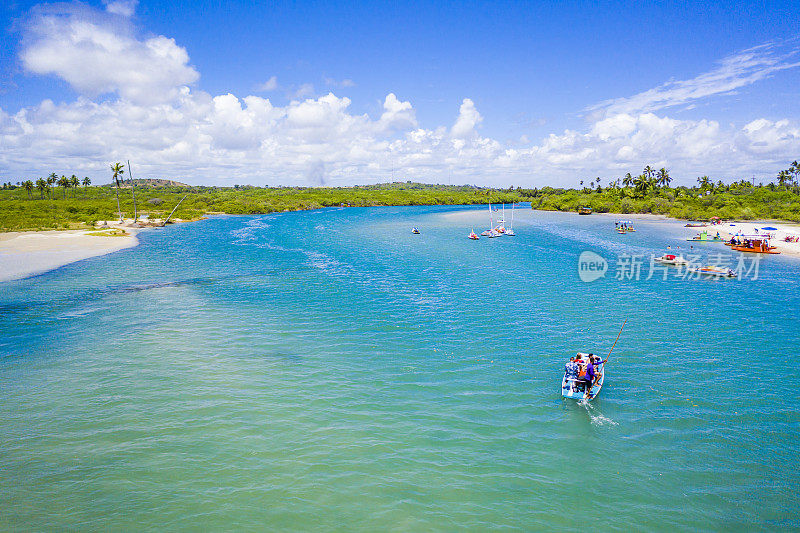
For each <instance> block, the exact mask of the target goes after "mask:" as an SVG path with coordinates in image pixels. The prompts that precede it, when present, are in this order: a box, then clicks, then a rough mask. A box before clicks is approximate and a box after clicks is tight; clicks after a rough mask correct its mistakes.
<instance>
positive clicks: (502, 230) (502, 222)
mask: <svg viewBox="0 0 800 533" xmlns="http://www.w3.org/2000/svg"><path fill="white" fill-rule="evenodd" d="M505 224H506V204H503V215H502V216H501V217H500V220H498V221H497V226H495V228H494V231H496V232H497V233H499V234H500V235H502V234H504V233H505V232H506V228H505Z"/></svg>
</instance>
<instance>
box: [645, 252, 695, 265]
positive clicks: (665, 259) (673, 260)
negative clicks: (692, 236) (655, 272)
mask: <svg viewBox="0 0 800 533" xmlns="http://www.w3.org/2000/svg"><path fill="white" fill-rule="evenodd" d="M654 261H656V262H658V263H661V264H662V265H672V266H678V265H687V264H689V261H687V260H686V259H684V258H683V256H682V255H675V254H664V255H662V256H661V257H656V258H655V259H654Z"/></svg>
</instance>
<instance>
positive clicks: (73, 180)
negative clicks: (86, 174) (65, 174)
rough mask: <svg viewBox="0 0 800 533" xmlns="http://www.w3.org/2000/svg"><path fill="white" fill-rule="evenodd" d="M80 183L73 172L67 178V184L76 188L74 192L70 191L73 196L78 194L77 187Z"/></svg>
mask: <svg viewBox="0 0 800 533" xmlns="http://www.w3.org/2000/svg"><path fill="white" fill-rule="evenodd" d="M80 184H81V181H80V180H79V179H78V176H76V175H75V174H73V175H72V177H71V178H70V179H69V186H70V187H72V188H73V189H76V190H75V192H73V193H72V196H73V198H74V197H75V195H76V194H78V191H77V189H78V185H80Z"/></svg>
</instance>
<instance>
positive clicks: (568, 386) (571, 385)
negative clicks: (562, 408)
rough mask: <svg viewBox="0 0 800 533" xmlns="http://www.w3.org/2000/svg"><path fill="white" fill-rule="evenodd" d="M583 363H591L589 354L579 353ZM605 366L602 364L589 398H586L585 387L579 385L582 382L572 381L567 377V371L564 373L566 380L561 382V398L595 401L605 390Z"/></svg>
mask: <svg viewBox="0 0 800 533" xmlns="http://www.w3.org/2000/svg"><path fill="white" fill-rule="evenodd" d="M578 355H579V356H580V357H581V359H582V360H583V361H586V362H588V361H589V354H586V353H580V352H579V353H578ZM605 366H606V365H605V364H601V365H600V368H599V369H598V370H597V375H598V378H597V380H596V381H595V382H594V385H592V390H591V391H589V397H588V398H587V397H586V390H585V389H584V387H583V386H582V385H581V384H580V383H579V381H580V380H577V379H571V378H568V377H567V373H566V371H565V372H564V378H563V379H562V380H561V396H562V397H563V398H572V399H573V400H583V399H584V398H585V399H587V400H594V399H595V398H597V395H598V394H600V389H602V388H603V381H605V378H606V369H605Z"/></svg>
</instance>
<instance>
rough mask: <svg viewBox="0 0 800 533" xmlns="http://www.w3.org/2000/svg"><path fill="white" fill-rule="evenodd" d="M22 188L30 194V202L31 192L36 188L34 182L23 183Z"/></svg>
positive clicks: (26, 181)
mask: <svg viewBox="0 0 800 533" xmlns="http://www.w3.org/2000/svg"><path fill="white" fill-rule="evenodd" d="M22 186H23V187H25V190H26V191H27V192H28V200H30V199H31V191H33V187H34V185H33V182H32V181H31V180H25V182H23V184H22Z"/></svg>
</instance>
